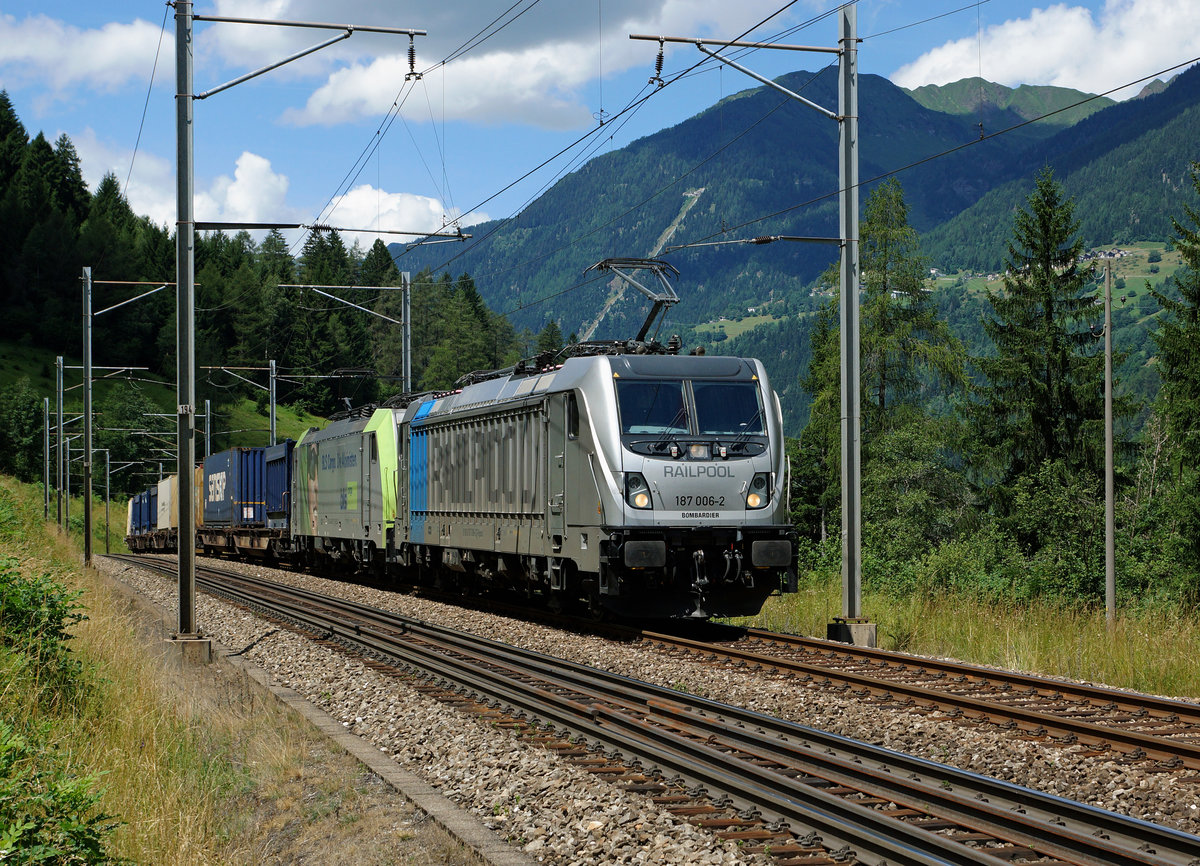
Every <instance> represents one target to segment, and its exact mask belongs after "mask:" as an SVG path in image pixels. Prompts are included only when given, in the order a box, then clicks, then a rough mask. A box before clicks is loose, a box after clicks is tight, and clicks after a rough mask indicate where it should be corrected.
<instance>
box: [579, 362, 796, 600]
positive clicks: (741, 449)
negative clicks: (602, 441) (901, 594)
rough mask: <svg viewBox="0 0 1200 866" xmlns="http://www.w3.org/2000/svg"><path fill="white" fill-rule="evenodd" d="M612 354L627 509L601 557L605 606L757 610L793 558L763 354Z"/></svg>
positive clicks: (618, 471)
mask: <svg viewBox="0 0 1200 866" xmlns="http://www.w3.org/2000/svg"><path fill="white" fill-rule="evenodd" d="M611 365H612V378H613V389H614V394H613V396H614V399H615V402H616V406H617V418H616V425H615V426H616V429H617V431H618V435H619V446H620V448H619V454H618V455H617V459H616V460H615V461H614V463H613V467H614V480H615V482H616V489H617V493H618V495H619V513H620V516H621V519H620V522H619V525H614V526H611V527H610V528H609V532H608V536H609V540H608V544H607V548H608V549H607V556H605V557H603V559H604V560H605V561H604V563H603V567H602V571H601V576H600V587H599V589H600V593H601V594H602V596H604V598H603V601H604V603H605V605H606V606H608V607H611V608H615V609H617V610H622V611H623V609H624V608H626V607H633V608H634V609H633V610H630V611H628V612H630V613H636V614H638V615H640V616H647V615H656V616H672V617H679V616H691V617H701V618H703V617H708V616H714V615H718V616H739V615H752V614H755V613H757V612H758V610H759V609H760V608H761V606H762V603H763V601H764V599H765V598H766V597H767V595H769V594H770V593H771V592H773V591H775V590H777V589H780V588H781V579H782V578H783V576H784V575H790V574H791V572H792V567H793V564H794V562H795V534H794V530H793V529H792V527H791V526H790V525H789V524H788V521H787V502H786V490H787V486H786V481H787V479H786V470H785V469H784V467H785V466H786V464H785V462H784V459H783V437H782V430H781V429H780V425H779V420H778V419H779V413H778V411H777V406H776V404H775V397H774V394H773V392H772V391H771V390H770V388H769V387H768V385H767V382H766V374H765V372H764V371H763V370H762V367H761V365H760V364H759V363H758V362H757V361H751V360H746V359H741V358H733V357H705V358H701V357H690V356H688V357H679V356H656V357H655V356H652V357H639V356H621V357H617V358H612V359H611ZM648 605H649V606H650V608H652V609H655V611H654V613H649V612H648V610H647V606H648ZM623 612H624V611H623Z"/></svg>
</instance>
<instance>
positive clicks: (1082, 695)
mask: <svg viewBox="0 0 1200 866" xmlns="http://www.w3.org/2000/svg"><path fill="white" fill-rule="evenodd" d="M647 636H648V637H649V636H650V635H649V634H647ZM746 637H747V638H749V639H750V640H751V641H759V642H762V643H769V644H774V645H777V646H783V647H785V648H787V647H799V648H801V649H803V650H805V651H814V652H823V653H828V654H831V655H837V656H842V657H843V658H846V659H853V658H857V659H862V660H864V662H865V663H875V662H877V663H878V664H879V666H880V667H883V666H885V665H886V666H888V667H894V668H896V669H903V668H907V669H908V670H910V671H911V670H912V669H913V667H914V666H916V667H923V668H925V670H926V671H943V672H945V673H947V674H958V675H960V676H967V677H970V678H972V679H978V680H980V681H987V682H989V683H996V684H1004V683H1007V684H1009V685H1010V686H1012V687H1013V688H1016V687H1022V688H1025V689H1034V690H1035V691H1037V692H1038V693H1039V694H1040V693H1041V692H1042V691H1049V692H1057V693H1059V694H1061V695H1062V696H1063V697H1064V698H1069V699H1070V698H1073V699H1076V700H1081V701H1088V702H1089V703H1094V704H1099V705H1104V704H1112V705H1113V707H1115V708H1117V709H1124V710H1126V711H1138V710H1143V709H1144V710H1146V711H1148V712H1151V713H1159V714H1161V715H1163V716H1178V717H1179V718H1180V719H1187V720H1188V721H1189V722H1190V723H1193V724H1197V725H1200V703H1190V702H1188V701H1180V700H1174V699H1172V698H1162V697H1158V696H1157V695H1147V694H1142V693H1140V692H1127V691H1121V690H1120V689H1114V688H1109V687H1107V686H1096V685H1090V684H1088V683H1077V682H1071V681H1069V680H1057V679H1050V678H1047V677H1040V676H1036V675H1033V674H1022V673H1018V672H1016V671H1006V670H1000V669H998V668H988V667H983V666H982V665H974V664H968V663H966V662H952V661H945V660H942V659H936V658H927V657H924V656H921V657H917V656H911V655H907V654H905V653H899V652H893V651H891V650H885V649H878V648H876V647H860V646H853V645H849V644H844V643H839V642H837V641H831V640H822V639H820V638H812V637H805V636H803V635H794V634H781V633H777V632H770V631H763V630H761V629H753V628H752V629H747V630H746Z"/></svg>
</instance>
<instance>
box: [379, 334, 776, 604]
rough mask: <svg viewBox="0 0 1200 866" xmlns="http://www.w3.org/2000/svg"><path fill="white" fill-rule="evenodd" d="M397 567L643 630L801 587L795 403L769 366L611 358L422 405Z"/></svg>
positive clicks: (408, 440) (412, 435)
mask: <svg viewBox="0 0 1200 866" xmlns="http://www.w3.org/2000/svg"><path fill="white" fill-rule="evenodd" d="M398 434H399V435H398V437H397V439H398V443H399V455H398V456H399V475H400V477H399V479H398V483H397V485H396V486H397V491H398V502H397V508H396V522H395V526H394V530H395V534H394V538H393V539H392V540H391V542H390V544H389V547H390V551H389V553H390V558H391V559H392V560H393V561H394V562H395V563H396V564H398V565H399V566H401V567H403V568H409V569H411V568H415V569H418V570H420V571H421V572H422V573H423V574H425V575H426V576H429V577H432V576H435V575H436V576H438V577H440V578H441V579H443V580H444V579H445V578H446V577H447V576H448V575H454V576H456V579H457V581H459V582H461V583H462V584H464V585H465V586H472V585H482V586H497V585H498V586H505V587H509V588H512V589H515V590H519V591H522V592H524V593H526V594H529V595H540V596H543V597H545V598H546V599H548V600H549V601H550V603H551V604H554V605H563V606H566V605H568V604H572V603H575V602H578V601H582V602H584V603H586V604H587V605H589V606H590V607H591V608H592V609H594V610H607V611H611V612H615V613H617V614H619V615H622V616H631V617H673V618H677V617H694V618H706V617H710V616H741V615H751V614H754V613H757V612H758V611H759V609H760V608H761V607H762V604H763V602H764V600H765V599H766V597H767V596H768V595H770V594H771V593H772V592H775V591H779V590H788V589H793V588H794V585H795V571H794V564H795V561H796V544H795V531H794V529H793V527H792V526H791V525H790V524H789V522H788V510H787V496H786V493H787V490H788V479H787V461H786V459H785V457H784V447H783V432H782V427H781V423H780V411H779V403H778V397H777V396H776V395H775V393H774V392H773V391H772V390H771V388H770V386H769V383H768V379H767V375H766V371H765V370H764V369H763V366H762V364H761V363H760V362H759V361H757V360H751V359H743V358H734V357H704V356H691V355H688V356H680V355H676V354H596V355H591V356H583V357H572V358H568V359H567V360H565V362H563V363H562V364H561V365H555V366H553V367H550V368H547V369H541V368H535V369H532V370H526V369H523V368H517V369H515V370H512V371H508V372H507V373H506V374H505V375H502V376H498V377H496V378H492V379H488V380H486V381H483V382H479V383H476V384H470V385H467V386H466V387H464V388H462V389H461V390H460V391H457V392H455V393H452V394H447V395H444V396H438V397H430V398H427V399H417V400H413V401H412V402H410V403H409V404H408V406H407V407H406V408H405V411H404V413H403V415H402V416H401V417H400V419H399V424H398Z"/></svg>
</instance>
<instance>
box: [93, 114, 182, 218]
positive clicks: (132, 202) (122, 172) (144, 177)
mask: <svg viewBox="0 0 1200 866" xmlns="http://www.w3.org/2000/svg"><path fill="white" fill-rule="evenodd" d="M71 142H72V143H73V144H74V145H75V151H76V153H78V154H79V165H80V170H81V171H82V172H83V179H84V181H85V182H86V183H87V185H88V187H89V188H90V189H92V190H93V191H94V190H95V189H96V187H97V186H98V185H99V184H100V180H101V179H102V178H103V177H104V175H105V174H107V173H109V172H112V173H113V174H114V175H116V177H117V180H119V181H120V182H121V184H122V185H124V183H125V179H126V177H128V178H129V187H128V189H127V190H126V193H125V196H126V198H127V199H128V200H129V206H130V207H131V208H132V209H133V212H134V213H135V214H138V215H139V216H147V217H150V219H151V220H153V221H154V223H155V224H156V225H166V226H169V227H170V228H171V229H172V230H174V226H175V164H174V163H173V162H170V161H168V160H165V159H163V158H161V157H158V156H155V155H154V154H152V153H148V152H146V151H144V150H143V151H140V152H139V153H138V155H137V159H136V160H134V161H133V172H132V174H131V173H130V170H129V161H130V157H131V156H132V152H131V151H130V150H128V149H124V148H120V147H115V146H113V145H112V144H110V143H108V142H105V141H101V140H100V138H99V137H98V136H97V135H96V133H95V131H94V130H93V129H92V128H91V127H90V126H89V127H87V128H86V129H84V131H83V134H82V135H76V136H73V137H72V138H71Z"/></svg>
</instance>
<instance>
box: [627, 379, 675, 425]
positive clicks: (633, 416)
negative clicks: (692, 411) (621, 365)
mask: <svg viewBox="0 0 1200 866" xmlns="http://www.w3.org/2000/svg"><path fill="white" fill-rule="evenodd" d="M617 402H618V403H619V404H620V408H621V432H622V433H642V434H646V433H653V434H659V435H661V434H671V433H687V432H688V428H689V426H690V424H689V420H688V413H687V407H686V404H685V403H684V399H683V383H682V382H679V381H676V382H648V381H645V380H633V381H631V380H625V381H618V382H617Z"/></svg>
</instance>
